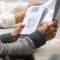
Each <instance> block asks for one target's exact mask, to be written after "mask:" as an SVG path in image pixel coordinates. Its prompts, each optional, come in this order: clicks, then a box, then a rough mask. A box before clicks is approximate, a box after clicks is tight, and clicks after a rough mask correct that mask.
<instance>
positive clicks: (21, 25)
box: [18, 24, 25, 32]
mask: <svg viewBox="0 0 60 60" xmlns="http://www.w3.org/2000/svg"><path fill="white" fill-rule="evenodd" d="M24 26H25V24H20V25H19V27H18V29H19V30H20V32H21V31H22V29H23V28H24Z"/></svg>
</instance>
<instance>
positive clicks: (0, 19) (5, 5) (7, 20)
mask: <svg viewBox="0 0 60 60" xmlns="http://www.w3.org/2000/svg"><path fill="white" fill-rule="evenodd" d="M41 4H42V3H41V2H21V1H18V2H5V1H0V28H8V27H10V26H11V25H14V24H17V23H20V22H22V20H23V19H24V16H25V14H26V10H27V8H28V7H30V6H37V5H41Z"/></svg>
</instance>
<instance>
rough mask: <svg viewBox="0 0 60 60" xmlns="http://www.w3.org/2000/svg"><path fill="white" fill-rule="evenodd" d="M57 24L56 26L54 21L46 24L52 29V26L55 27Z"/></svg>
mask: <svg viewBox="0 0 60 60" xmlns="http://www.w3.org/2000/svg"><path fill="white" fill-rule="evenodd" d="M57 24H58V21H57V20H55V21H52V22H50V23H48V26H49V27H52V26H55V25H57Z"/></svg>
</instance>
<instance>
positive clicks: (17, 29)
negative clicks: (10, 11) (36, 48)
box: [11, 24, 25, 42]
mask: <svg viewBox="0 0 60 60" xmlns="http://www.w3.org/2000/svg"><path fill="white" fill-rule="evenodd" d="M24 26H25V25H24V24H20V25H19V26H18V27H17V28H16V29H15V30H14V31H13V32H11V36H12V39H13V41H12V42H14V41H16V40H17V38H18V37H19V33H20V32H21V31H22V29H23V28H24Z"/></svg>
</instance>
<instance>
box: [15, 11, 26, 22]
mask: <svg viewBox="0 0 60 60" xmlns="http://www.w3.org/2000/svg"><path fill="white" fill-rule="evenodd" d="M25 14H26V11H25V10H23V11H20V12H18V13H15V20H16V23H20V22H22V21H23V19H24V17H25Z"/></svg>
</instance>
